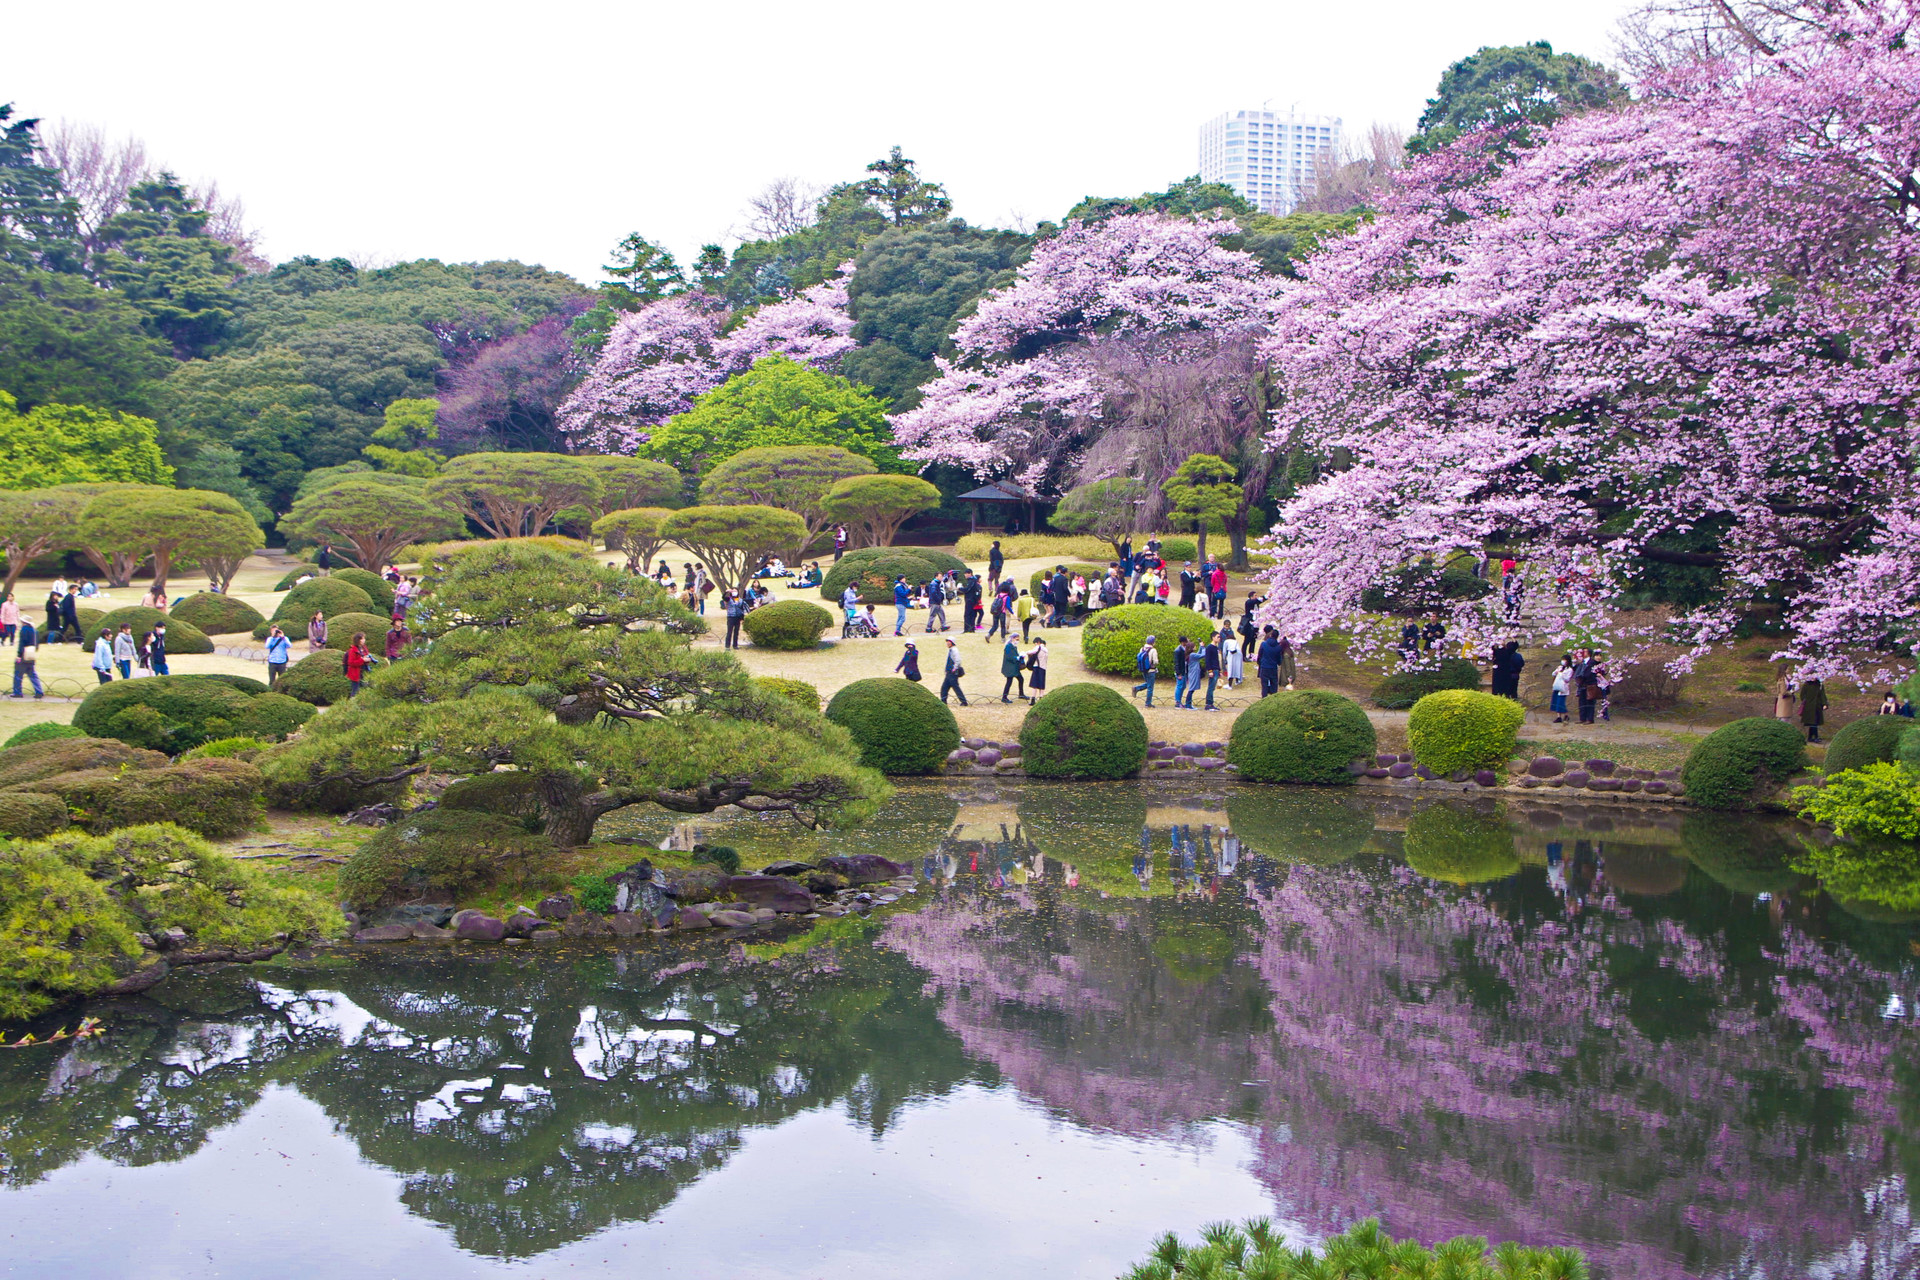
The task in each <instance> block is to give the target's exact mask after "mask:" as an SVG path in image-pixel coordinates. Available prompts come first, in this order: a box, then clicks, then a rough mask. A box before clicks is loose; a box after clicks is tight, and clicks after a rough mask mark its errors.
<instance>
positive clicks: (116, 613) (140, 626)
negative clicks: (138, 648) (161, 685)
mask: <svg viewBox="0 0 1920 1280" xmlns="http://www.w3.org/2000/svg"><path fill="white" fill-rule="evenodd" d="M156 622H164V623H166V624H167V652H168V653H170V654H172V653H212V652H213V641H211V640H209V639H207V633H206V632H204V631H202V630H201V629H200V628H198V627H196V626H194V625H193V624H192V623H191V622H183V621H179V620H177V619H174V618H171V617H169V616H168V615H166V614H164V613H162V612H160V611H159V610H158V609H147V608H143V607H142V606H140V605H137V604H136V605H128V606H127V607H126V608H124V609H115V610H113V611H111V612H110V613H106V614H104V615H102V616H101V618H100V620H99V622H98V623H97V624H95V625H94V626H92V627H89V628H87V629H86V630H85V631H84V632H83V633H82V634H84V635H85V636H86V638H87V647H88V648H92V647H93V642H94V641H95V640H98V639H99V638H100V633H101V632H102V631H104V632H106V633H107V636H108V638H109V639H111V638H112V637H113V636H116V635H118V634H119V633H120V627H121V625H122V624H123V623H124V624H125V625H127V626H129V627H132V628H133V638H134V639H135V640H138V639H139V638H140V637H141V636H143V635H145V634H147V632H148V631H149V630H151V629H152V627H153V625H154V624H155V623H156Z"/></svg>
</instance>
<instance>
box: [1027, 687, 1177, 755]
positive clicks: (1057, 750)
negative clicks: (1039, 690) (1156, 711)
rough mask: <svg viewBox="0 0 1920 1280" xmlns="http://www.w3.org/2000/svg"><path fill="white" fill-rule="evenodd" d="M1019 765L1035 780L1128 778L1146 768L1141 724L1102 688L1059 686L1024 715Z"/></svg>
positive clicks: (1144, 726) (1129, 706) (1125, 705)
mask: <svg viewBox="0 0 1920 1280" xmlns="http://www.w3.org/2000/svg"><path fill="white" fill-rule="evenodd" d="M1020 762H1021V764H1022V765H1023V766H1024V767H1025V768H1026V771H1027V772H1028V773H1029V774H1031V775H1032V776H1034V777H1036V778H1129V777H1132V776H1133V775H1134V774H1136V773H1138V772H1140V766H1141V765H1143V764H1145V763H1146V762H1147V722H1146V719H1145V717H1143V716H1142V715H1141V714H1140V711H1139V709H1138V708H1136V707H1135V706H1134V705H1133V704H1132V703H1131V702H1129V701H1127V700H1126V698H1124V697H1122V696H1121V695H1120V694H1118V693H1115V692H1114V691H1113V690H1112V689H1109V688H1107V687H1106V686H1105V685H1103V684H1069V685H1062V686H1061V687H1060V688H1058V689H1054V690H1052V691H1051V692H1049V693H1047V694H1046V695H1045V696H1043V697H1042V698H1041V699H1040V700H1039V701H1038V702H1036V703H1034V704H1033V706H1032V707H1031V708H1029V709H1028V711H1027V717H1026V719H1025V720H1024V721H1022V722H1021V724H1020Z"/></svg>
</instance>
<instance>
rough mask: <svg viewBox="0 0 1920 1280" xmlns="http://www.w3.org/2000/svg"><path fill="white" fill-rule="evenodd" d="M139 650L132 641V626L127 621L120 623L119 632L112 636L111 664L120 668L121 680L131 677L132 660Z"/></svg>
mask: <svg viewBox="0 0 1920 1280" xmlns="http://www.w3.org/2000/svg"><path fill="white" fill-rule="evenodd" d="M138 653H139V650H138V649H137V648H136V647H135V645H134V643H133V627H132V625H131V624H129V623H125V622H123V623H121V624H120V634H119V635H117V636H115V637H114V638H113V665H114V666H116V667H118V668H120V678H121V679H122V680H131V679H133V660H134V658H135V657H136V656H138Z"/></svg>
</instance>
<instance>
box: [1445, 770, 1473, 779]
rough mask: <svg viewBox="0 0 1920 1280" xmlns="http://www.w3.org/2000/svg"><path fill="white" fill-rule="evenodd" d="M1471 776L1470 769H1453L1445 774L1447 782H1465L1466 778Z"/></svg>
mask: <svg viewBox="0 0 1920 1280" xmlns="http://www.w3.org/2000/svg"><path fill="white" fill-rule="evenodd" d="M1472 776H1473V773H1472V771H1471V770H1467V769H1455V770H1454V771H1453V772H1452V773H1450V774H1448V775H1447V781H1448V782H1465V781H1466V780H1467V779H1468V778H1471V777H1472Z"/></svg>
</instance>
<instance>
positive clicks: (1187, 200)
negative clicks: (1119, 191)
mask: <svg viewBox="0 0 1920 1280" xmlns="http://www.w3.org/2000/svg"><path fill="white" fill-rule="evenodd" d="M1257 212H1258V210H1256V209H1255V208H1254V207H1253V205H1251V204H1250V203H1248V202H1247V200H1246V199H1245V198H1243V197H1242V196H1241V195H1240V194H1239V193H1238V192H1237V191H1235V190H1234V189H1233V188H1232V187H1230V186H1228V185H1227V184H1226V183H1224V182H1202V181H1200V175H1199V174H1197V173H1196V174H1194V175H1193V176H1192V177H1190V178H1182V179H1181V180H1180V181H1178V182H1176V183H1174V184H1172V185H1171V186H1169V187H1168V188H1167V189H1166V190H1165V191H1149V192H1147V193H1146V194H1144V195H1139V196H1135V197H1133V198H1132V199H1127V198H1125V197H1113V196H1083V197H1081V200H1080V203H1079V204H1076V205H1075V206H1073V208H1071V209H1069V210H1067V218H1068V219H1069V220H1070V221H1075V222H1100V221H1103V220H1105V219H1107V218H1112V217H1115V216H1118V215H1121V214H1129V213H1164V214H1168V215H1171V216H1173V217H1176V218H1196V217H1199V216H1200V215H1201V214H1203V213H1219V214H1224V215H1226V216H1227V217H1230V218H1245V217H1250V216H1252V215H1253V214H1255V213H1257Z"/></svg>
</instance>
